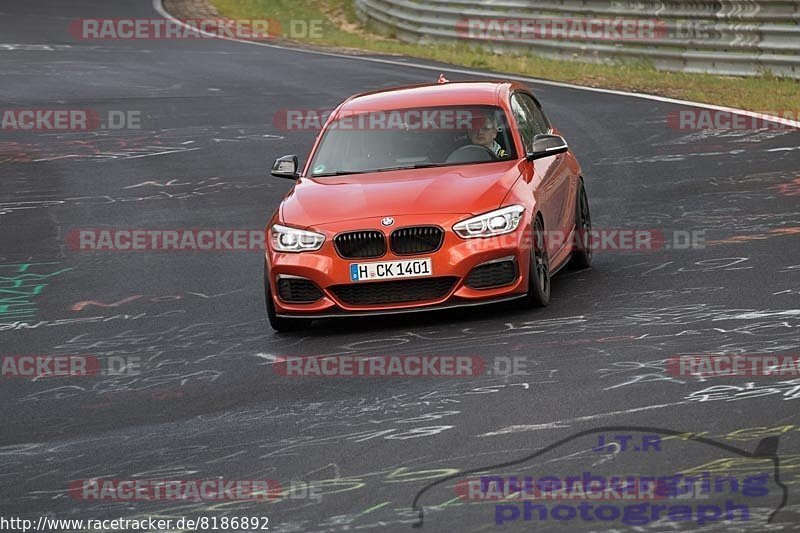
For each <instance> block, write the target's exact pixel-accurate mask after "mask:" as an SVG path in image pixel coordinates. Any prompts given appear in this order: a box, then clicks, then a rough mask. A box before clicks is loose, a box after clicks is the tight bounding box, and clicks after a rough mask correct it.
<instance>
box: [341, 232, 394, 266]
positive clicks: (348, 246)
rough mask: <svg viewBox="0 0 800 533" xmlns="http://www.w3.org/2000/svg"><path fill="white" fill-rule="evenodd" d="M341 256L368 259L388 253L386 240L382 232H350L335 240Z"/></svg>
mask: <svg viewBox="0 0 800 533" xmlns="http://www.w3.org/2000/svg"><path fill="white" fill-rule="evenodd" d="M333 241H334V245H335V246H336V251H337V252H339V255H341V256H342V257H344V258H345V259H367V258H372V257H380V256H382V255H384V254H385V253H386V239H385V238H384V236H383V233H381V232H380V231H350V232H347V233H340V234H339V235H337V236H336V238H334V240H333Z"/></svg>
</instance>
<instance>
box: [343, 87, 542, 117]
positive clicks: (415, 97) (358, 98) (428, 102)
mask: <svg viewBox="0 0 800 533" xmlns="http://www.w3.org/2000/svg"><path fill="white" fill-rule="evenodd" d="M517 89H525V90H527V88H526V87H525V86H524V85H522V84H520V83H517V82H509V81H454V82H451V81H448V82H445V83H426V84H422V85H409V86H405V87H393V88H389V89H381V90H377V91H372V92H367V93H362V94H356V95H353V96H351V97H350V98H348V99H347V100H345V101H344V103H342V106H341V110H342V111H344V110H347V111H357V112H369V111H381V110H387V109H405V108H411V107H414V108H418V107H436V106H446V105H463V104H467V105H493V106H498V105H500V102H501V101H503V100H505V99H506V96H507V95H508V94H509V93H510V92H511V91H513V90H517Z"/></svg>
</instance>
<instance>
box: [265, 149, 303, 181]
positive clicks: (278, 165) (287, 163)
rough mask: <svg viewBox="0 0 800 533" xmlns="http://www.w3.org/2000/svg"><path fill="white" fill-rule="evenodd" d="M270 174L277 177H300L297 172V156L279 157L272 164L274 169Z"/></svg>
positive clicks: (292, 178) (293, 178) (294, 178)
mask: <svg viewBox="0 0 800 533" xmlns="http://www.w3.org/2000/svg"><path fill="white" fill-rule="evenodd" d="M270 174H272V175H273V176H275V177H276V178H286V179H290V180H296V179H297V178H298V177H299V176H298V174H297V156H296V155H285V156H283V157H279V158H278V159H276V160H275V162H274V163H273V164H272V170H270Z"/></svg>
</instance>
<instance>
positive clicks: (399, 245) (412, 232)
mask: <svg viewBox="0 0 800 533" xmlns="http://www.w3.org/2000/svg"><path fill="white" fill-rule="evenodd" d="M443 239H444V231H442V228H439V227H436V226H418V227H411V228H400V229H397V230H395V231H393V232H392V235H391V246H392V252H394V253H395V254H396V255H415V254H426V253H430V252H434V251H436V250H438V249H439V247H440V246H441V245H442V240H443Z"/></svg>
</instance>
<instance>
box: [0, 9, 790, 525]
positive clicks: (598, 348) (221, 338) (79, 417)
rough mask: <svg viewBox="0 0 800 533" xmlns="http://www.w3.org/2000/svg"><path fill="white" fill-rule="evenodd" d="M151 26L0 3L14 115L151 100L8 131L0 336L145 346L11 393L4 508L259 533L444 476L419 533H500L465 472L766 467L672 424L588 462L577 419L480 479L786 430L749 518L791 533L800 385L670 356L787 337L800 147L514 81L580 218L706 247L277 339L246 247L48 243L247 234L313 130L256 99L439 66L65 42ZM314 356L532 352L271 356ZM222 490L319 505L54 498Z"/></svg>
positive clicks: (16, 348)
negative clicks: (435, 371) (257, 491)
mask: <svg viewBox="0 0 800 533" xmlns="http://www.w3.org/2000/svg"><path fill="white" fill-rule="evenodd" d="M157 16H159V15H158V14H157V13H156V12H155V11H154V10H153V7H152V6H151V4H150V2H149V1H145V0H142V1H137V2H122V1H105V0H103V1H100V0H94V1H91V0H81V1H70V2H55V1H43V0H28V1H25V2H13V3H11V2H6V3H4V4H3V5H2V6H0V35H2V39H1V40H2V43H0V74H2V76H1V79H2V82H1V83H0V101H2V104H3V106H4V107H6V108H52V107H59V108H68V109H84V108H89V109H97V110H100V111H101V113H104V112H105V111H106V110H138V111H141V116H142V119H141V122H142V128H141V129H140V130H133V131H109V130H105V131H104V130H101V131H98V132H96V133H94V134H88V133H80V134H65V133H58V132H55V133H53V132H51V133H26V134H20V133H8V132H4V133H1V134H0V135H2V137H0V160H2V166H0V169H1V171H2V180H3V181H2V183H3V186H2V188H0V230H1V231H2V233H1V234H0V242H2V248H0V267H2V269H3V278H2V279H3V287H5V288H6V289H8V290H13V289H15V288H16V289H17V290H19V289H20V288H22V287H27V288H28V293H29V294H30V296H26V297H24V298H23V299H22V300H19V299H17V300H10V301H11V303H12V304H14V305H10V306H2V307H0V313H2V315H1V316H0V342H1V343H2V350H0V352H2V354H3V355H9V354H92V355H96V356H98V357H100V358H101V359H106V358H110V357H114V356H117V357H119V356H137V357H141V358H142V368H141V371H140V373H139V374H137V375H126V376H107V375H106V376H93V377H74V378H52V379H40V380H30V379H10V378H3V379H2V382H0V384H1V385H2V387H0V395H2V402H0V406H2V407H0V409H1V410H2V437H1V439H2V442H1V443H0V444H1V445H2V446H1V447H0V464H1V465H2V466H1V467H0V480H1V481H2V482H1V483H0V495H1V497H0V514H1V515H2V516H4V517H9V516H16V517H23V518H29V519H36V518H37V517H38V516H40V515H42V514H47V515H49V516H53V517H58V518H84V519H90V518H91V519H102V518H117V517H128V518H131V517H146V516H160V517H174V518H180V517H182V516H186V517H193V516H194V517H197V516H209V517H210V516H217V517H220V516H263V517H269V520H270V530H271V531H287V532H288V531H351V530H387V531H408V530H411V528H412V524H413V523H415V522H418V520H419V515H420V513H419V512H418V509H412V504H413V503H414V501H415V496H416V495H417V494H418V492H419V491H420V490H422V489H423V488H424V487H426V485H428V484H430V483H431V482H436V481H442V480H443V482H442V483H440V484H439V485H436V486H433V487H430V488H429V489H428V490H427V491H425V492H424V493H423V494H422V495H421V496H420V498H419V500H418V502H417V503H418V505H419V506H422V507H423V508H424V510H425V511H424V525H423V528H424V529H423V530H429V531H484V530H491V529H495V528H496V526H495V525H494V517H495V509H494V503H491V502H490V503H488V504H487V503H466V502H461V501H459V500H457V499H454V498H455V495H454V489H453V485H454V484H455V483H456V482H457V481H458V480H459V478H458V476H459V475H460V474H459V473H460V472H463V471H465V470H470V469H485V471H486V472H489V473H495V474H500V475H513V474H519V475H535V476H541V475H545V474H548V475H555V476H567V475H571V474H576V473H577V474H579V475H580V474H581V473H582V472H587V471H590V472H592V473H595V472H597V471H599V470H600V469H606V470H605V472H606V473H608V472H618V473H620V472H640V471H642V472H643V471H647V472H648V473H651V474H657V475H670V474H675V473H677V472H687V471H696V472H699V471H709V470H710V471H718V472H723V471H724V472H727V473H729V474H730V475H745V474H746V473H748V472H749V473H753V472H764V471H766V472H772V464H773V463H772V462H771V461H769V460H766V459H758V460H756V459H753V458H747V457H744V456H742V455H741V454H737V453H736V452H732V451H731V450H730V449H722V448H719V447H715V446H713V445H710V444H703V443H698V442H695V441H686V440H683V439H668V440H664V441H663V442H662V451H661V452H654V451H650V452H643V451H641V450H640V451H639V452H634V451H631V450H627V451H621V452H619V453H616V454H606V453H598V452H592V451H591V450H590V448H591V447H592V446H594V445H596V444H597V442H598V440H597V438H598V437H597V435H591V434H590V435H584V436H582V437H578V438H577V439H576V440H574V441H571V442H569V443H566V444H563V445H561V446H557V447H555V448H553V449H550V450H549V451H547V452H546V453H544V454H542V455H539V456H538V457H536V458H533V459H530V460H527V461H523V462H522V463H520V464H519V465H515V466H507V467H503V468H493V467H492V465H497V464H500V463H504V462H512V461H516V460H519V459H524V458H526V456H529V455H531V454H533V453H535V452H536V451H537V450H540V449H542V448H544V447H546V446H549V445H551V444H553V443H555V442H557V441H559V440H560V439H565V438H567V437H570V436H572V435H575V434H576V433H578V432H581V431H586V430H596V431H597V432H599V434H611V435H614V434H625V433H631V434H633V433H635V432H634V431H633V430H624V429H616V430H608V431H607V430H605V429H603V428H604V427H606V426H654V427H656V428H662V429H663V430H665V431H669V430H671V431H680V432H694V433H701V434H704V435H706V436H707V437H709V438H711V439H714V441H715V442H719V443H723V444H727V445H730V446H735V447H738V448H740V449H742V450H745V451H747V452H752V451H753V450H755V448H756V446H757V444H758V442H759V441H760V439H761V438H763V437H769V436H779V437H780V439H779V443H778V456H779V457H780V479H781V480H782V482H783V483H784V484H785V485H786V486H787V487H788V489H789V498H788V502H787V504H786V506H785V507H783V509H782V510H781V511H780V513H778V515H777V516H776V517H775V519H774V521H773V523H772V524H771V525H770V526H769V527H771V528H773V529H775V530H787V531H788V530H797V529H798V527H800V526H798V524H800V517H799V516H798V514H797V511H798V510H800V506H798V503H800V490H798V489H800V487H798V485H797V479H798V478H797V473H798V469H800V433H799V432H800V418H799V417H798V406H800V387H799V386H798V385H799V384H800V380H799V379H795V380H791V379H776V378H770V377H753V378H736V379H734V378H715V379H714V380H705V381H703V380H700V379H697V378H683V377H672V376H669V375H668V374H667V373H666V372H665V366H664V360H666V359H667V358H668V357H670V356H673V355H677V354H695V353H732V354H736V353H741V354H770V353H771V354H775V353H780V354H798V353H800V330H798V327H800V305H798V304H799V303H800V302H798V297H799V296H800V283H798V280H799V279H800V278H799V276H798V275H799V274H800V264H799V263H800V254H798V251H800V246H798V233H797V231H798V221H799V220H800V209H798V198H800V196H799V195H800V182H798V180H799V179H800V178H799V177H798V176H799V174H798V161H800V133H798V132H797V131H791V130H780V131H761V132H755V133H754V132H715V133H710V132H687V131H677V130H674V129H670V128H668V127H667V125H666V120H665V117H666V116H667V114H668V113H669V112H670V111H674V110H677V109H680V107H679V106H677V105H674V104H668V103H661V102H656V101H649V100H644V99H638V98H632V97H623V96H617V95H608V94H601V93H596V92H588V91H584V90H577V89H571V88H562V87H553V86H548V85H544V84H537V83H532V84H531V87H532V88H533V90H534V91H535V92H536V94H537V95H538V96H539V98H540V99H541V101H542V103H543V105H544V107H545V109H546V111H547V112H548V113H549V116H550V118H551V119H552V121H553V122H554V123H556V124H557V125H558V126H559V128H560V129H561V130H562V131H563V132H564V134H565V136H566V138H567V140H568V141H569V142H570V144H571V146H572V148H573V150H574V151H575V153H576V154H577V155H578V157H579V159H580V161H581V163H582V165H583V169H584V174H585V179H586V187H587V190H588V194H589V199H590V203H591V208H592V214H593V222H594V225H595V227H602V228H640V229H641V228H655V229H660V230H663V231H665V232H668V233H669V232H671V231H673V230H681V231H693V230H694V231H704V232H705V240H706V246H705V247H704V248H702V249H689V250H676V249H661V250H655V251H650V252H612V251H609V252H599V253H597V254H596V256H595V261H594V266H593V268H592V269H590V270H587V271H574V270H567V271H563V272H562V273H560V274H558V275H557V276H556V277H555V278H554V280H553V300H552V303H551V305H550V306H549V307H548V308H546V309H540V310H528V311H523V310H515V309H511V308H507V307H503V306H501V307H491V308H483V309H475V310H470V311H459V312H446V313H436V314H421V315H415V316H403V317H396V316H393V317H390V318H381V319H358V320H336V321H327V322H320V323H318V324H317V325H316V327H314V328H313V329H311V330H309V331H306V332H303V333H301V334H281V335H278V334H275V333H274V332H273V331H272V330H271V329H270V328H269V326H268V324H267V321H266V317H265V313H264V303H263V291H262V278H261V276H262V262H263V260H262V258H261V256H260V253H258V252H242V251H240V252H197V253H193V252H129V253H124V252H81V251H76V250H72V249H70V248H69V247H68V246H67V243H66V235H67V234H68V232H69V231H70V230H73V229H81V228H228V229H239V228H240V229H258V228H260V227H262V226H263V224H264V222H265V221H266V220H267V218H268V217H269V215H270V214H271V213H272V211H273V210H274V209H275V207H276V206H277V204H278V202H279V200H280V198H281V197H282V195H283V194H284V193H285V192H286V191H287V190H288V188H289V187H290V185H291V184H290V182H288V181H284V180H279V179H275V178H270V177H269V176H268V174H267V168H268V164H269V162H271V161H272V160H273V159H274V158H275V157H277V156H280V155H284V154H287V153H297V154H300V156H301V159H303V158H304V155H305V154H306V153H307V151H308V150H309V148H310V145H311V143H312V141H313V138H314V135H315V133H314V132H308V131H302V132H298V131H282V130H279V129H278V128H276V127H275V126H273V122H272V121H273V115H274V114H275V112H276V111H278V110H282V109H309V108H310V109H319V108H328V107H331V106H334V105H336V104H337V103H338V102H340V101H341V100H342V99H344V98H346V97H347V96H349V95H351V94H353V93H356V92H362V91H366V90H372V89H376V88H381V87H391V86H397V85H405V84H413V83H420V82H426V81H429V80H432V79H435V76H436V74H435V73H434V72H431V71H427V70H420V69H415V68H405V67H402V66H398V65H386V64H380V63H374V62H368V61H362V60H359V59H355V58H348V57H341V58H339V57H330V56H323V55H314V54H308V53H300V52H297V51H292V50H285V49H277V48H267V47H258V46H252V45H247V44H241V43H235V42H227V41H222V40H193V41H180V42H179V41H127V42H115V41H79V40H76V39H74V38H72V37H71V36H70V35H69V33H68V32H67V27H68V24H69V22H70V21H72V20H73V19H75V18H79V17H86V18H90V17H96V18H128V17H131V18H136V17H141V18H153V17H157ZM8 44H15V45H26V46H6V45H8ZM31 45H35V46H31ZM401 61H402V59H401ZM442 70H443V71H444V72H445V74H447V72H448V71H447V68H446V67H443V69H442ZM479 77H480V76H465V75H450V78H451V79H478V78H479ZM490 77H493V78H496V77H497V76H490ZM344 201H346V199H344ZM22 265H27V266H22ZM22 274H36V275H35V276H23V275H22ZM20 280H21V281H22V283H20ZM8 290H7V291H6V292H5V294H11V295H12V296H10V297H17V296H19V293H18V292H17V293H12V292H8ZM20 302H25V303H24V305H17V304H20ZM80 302H94V303H84V304H83V305H81V304H80ZM323 354H377V355H400V354H425V355H443V354H454V355H475V356H480V357H483V358H485V359H486V361H487V362H488V364H489V365H490V367H493V366H494V364H495V361H501V362H502V361H504V359H503V358H508V357H523V358H525V361H526V363H527V368H526V372H527V373H524V374H522V373H519V374H516V375H488V376H479V377H473V378H463V379H453V378H450V379H444V378H427V379H410V378H409V379H394V378H384V379H366V378H363V379H358V378H339V379H336V378H328V379H310V378H294V379H288V378H285V377H281V376H278V375H275V373H274V372H273V369H272V363H273V362H274V360H275V357H276V356H280V355H323ZM710 387H715V388H714V389H713V390H708V389H709V388H710ZM609 432H610V433H609ZM639 433H641V432H639ZM644 433H647V434H651V433H653V431H652V430H651V431H645V432H644ZM637 434H638V433H637ZM663 435H664V436H666V433H664V434H663ZM636 442H638V441H636ZM748 461H749V462H748ZM754 461H755V463H753V462H754ZM451 475H454V476H456V478H454V479H449V478H448V479H445V478H447V476H451ZM218 477H221V478H225V479H228V480H234V479H273V480H278V481H280V482H281V483H282V484H283V486H288V485H289V484H290V483H291V482H295V484H296V486H298V487H299V486H300V485H299V482H301V481H303V482H308V483H310V484H311V486H312V487H313V488H314V490H315V491H316V492H317V493H318V495H320V494H321V497H318V498H307V497H306V498H303V494H302V489H297V490H295V492H294V493H293V494H292V496H293V497H292V498H282V499H280V500H279V501H270V502H209V501H179V502H176V501H169V502H163V501H160V502H111V501H102V502H93V501H81V500H78V499H75V498H72V497H70V496H69V495H68V493H67V488H68V486H69V484H70V482H71V481H74V480H79V479H86V478H110V479H166V478H169V479H209V478H218ZM466 477H469V476H468V475H466V474H463V475H462V478H460V479H464V478H466ZM770 487H771V489H770V493H769V497H768V498H762V499H759V500H758V501H757V502H756V501H754V502H753V503H752V508H751V516H750V519H749V520H747V521H739V522H736V523H735V524H732V523H725V522H720V521H711V522H710V523H707V524H705V525H703V526H700V525H697V524H696V523H694V522H672V521H669V520H661V521H660V522H651V523H649V524H647V525H642V526H639V528H638V529H636V530H638V531H666V530H680V531H729V530H741V531H764V530H766V527H767V526H765V520H766V517H767V515H768V514H769V513H770V512H771V511H772V510H773V508H775V507H776V506H777V505H778V503H779V500H780V499H781V497H780V494H781V490H780V488H779V487H778V486H777V485H775V484H772V485H770ZM534 528H536V529H541V530H553V531H608V530H617V531H626V530H633V528H632V527H631V526H627V525H624V524H622V523H620V522H619V521H618V520H617V521H607V522H604V521H599V520H595V521H592V522H590V521H585V520H581V519H572V520H569V521H561V522H559V521H556V520H553V519H550V520H548V521H547V522H541V523H535V522H524V521H523V520H522V519H521V517H520V520H518V521H516V522H508V523H506V524H505V525H504V526H502V527H501V528H500V529H506V530H512V531H516V530H530V529H534ZM736 528H738V529H736ZM231 530H233V529H231ZM254 530H255V529H254ZM64 531H66V529H64Z"/></svg>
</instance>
